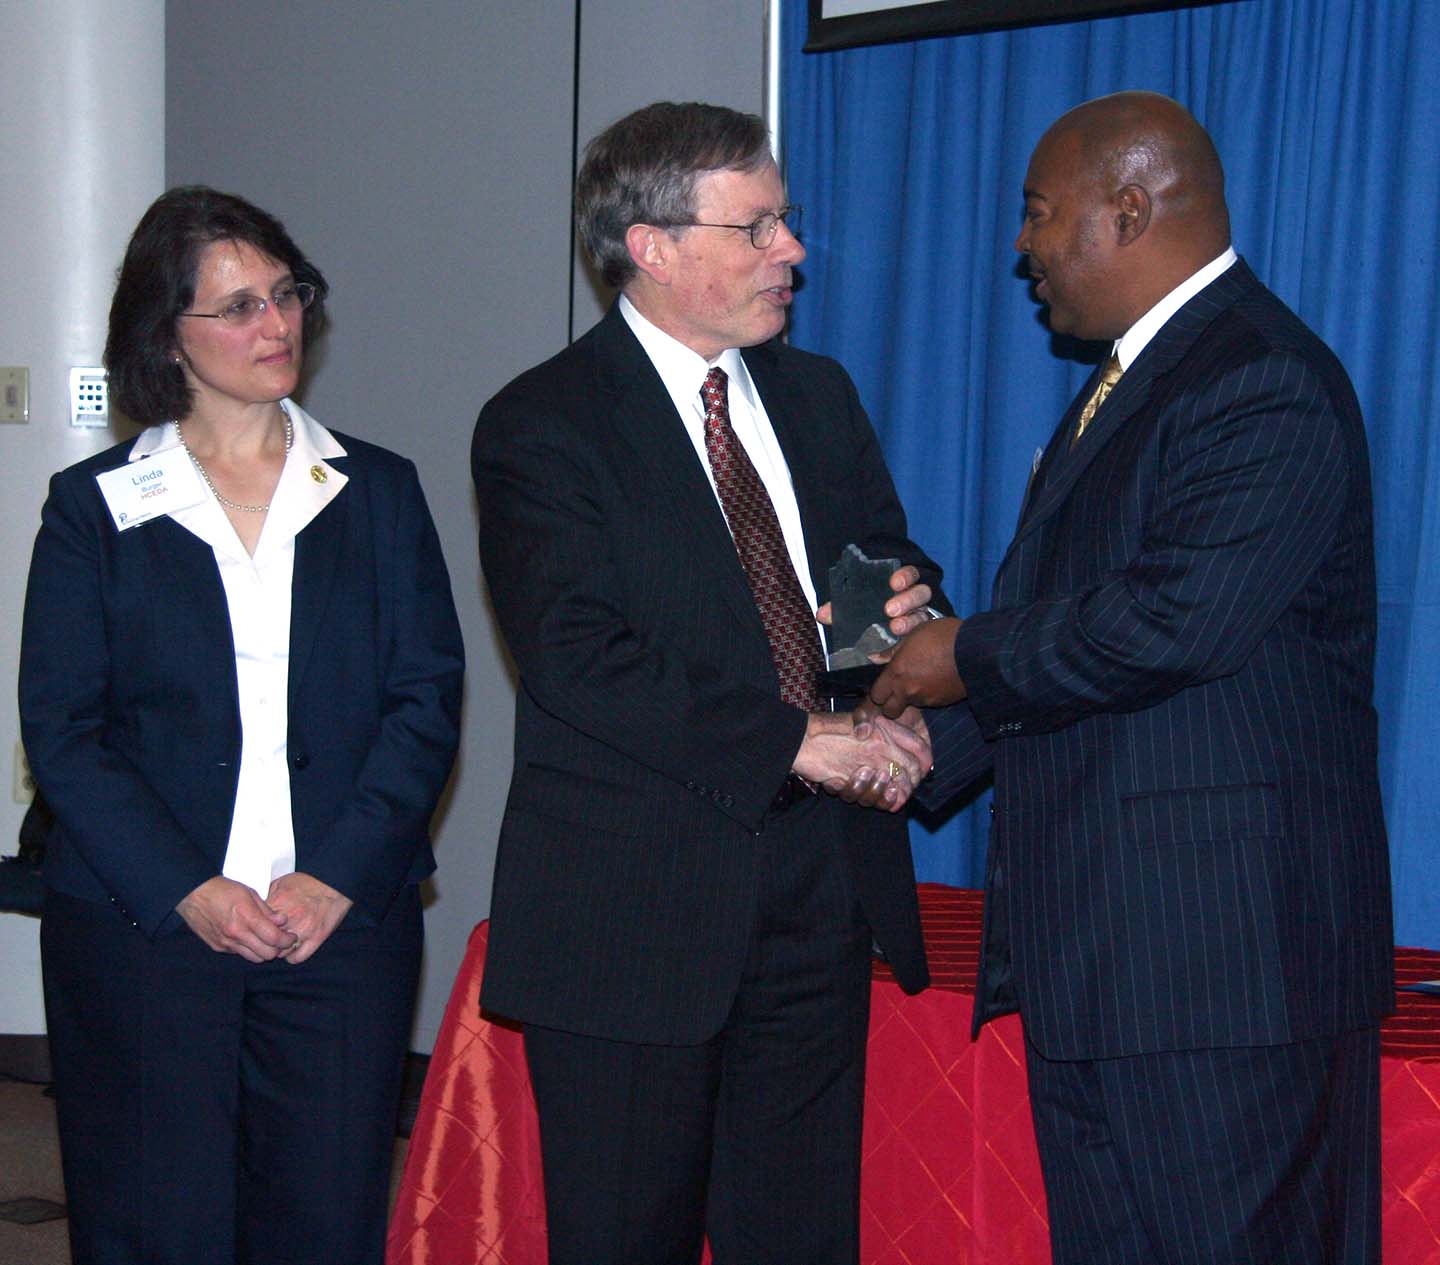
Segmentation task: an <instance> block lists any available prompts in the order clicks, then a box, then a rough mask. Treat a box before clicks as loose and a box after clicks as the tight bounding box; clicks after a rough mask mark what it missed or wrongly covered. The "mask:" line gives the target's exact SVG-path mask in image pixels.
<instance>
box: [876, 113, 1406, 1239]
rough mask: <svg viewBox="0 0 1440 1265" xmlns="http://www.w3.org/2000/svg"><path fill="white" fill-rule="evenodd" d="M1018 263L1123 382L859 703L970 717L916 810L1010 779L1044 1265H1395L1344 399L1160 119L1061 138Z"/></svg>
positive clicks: (999, 927)
mask: <svg viewBox="0 0 1440 1265" xmlns="http://www.w3.org/2000/svg"><path fill="white" fill-rule="evenodd" d="M1016 246H1017V248H1018V249H1019V250H1021V251H1022V252H1024V253H1025V254H1026V255H1028V257H1029V262H1030V272H1031V275H1032V277H1033V278H1034V280H1035V283H1036V287H1035V288H1036V296H1037V297H1038V298H1039V299H1040V301H1041V302H1042V303H1045V304H1047V305H1048V307H1049V317H1050V325H1051V328H1052V329H1053V330H1055V331H1056V332H1058V333H1063V334H1069V335H1072V336H1074V337H1076V338H1081V339H1091V340H1097V341H1098V340H1103V341H1105V342H1108V343H1113V345H1114V357H1115V359H1116V360H1117V361H1118V367H1119V369H1120V370H1121V371H1122V372H1121V374H1120V376H1119V378H1118V381H1115V382H1114V384H1113V389H1111V390H1110V392H1109V394H1108V396H1106V395H1105V394H1104V392H1103V391H1102V392H1101V393H1100V402H1099V403H1098V406H1093V405H1090V403H1089V402H1090V400H1091V398H1092V396H1095V395H1096V387H1097V385H1098V383H1099V381H1100V378H1101V375H1100V374H1097V377H1096V379H1094V380H1092V382H1091V383H1090V384H1088V385H1087V386H1086V387H1085V389H1084V390H1083V391H1082V392H1081V394H1080V395H1079V396H1078V397H1077V399H1076V400H1075V402H1074V404H1073V405H1072V406H1071V408H1070V410H1069V411H1068V413H1067V415H1066V417H1065V418H1064V419H1063V420H1062V422H1061V424H1060V426H1059V428H1058V429H1057V430H1056V432H1055V435H1054V437H1053V439H1052V440H1051V442H1050V444H1049V447H1048V449H1047V450H1046V452H1045V454H1044V457H1043V459H1042V461H1041V463H1040V465H1039V468H1038V470H1037V471H1036V474H1035V477H1034V479H1033V481H1032V485H1031V487H1030V488H1029V489H1028V491H1027V493H1026V499H1025V504H1024V506H1023V508H1022V511H1021V516H1020V523H1019V526H1018V528H1017V531H1016V535H1015V538H1014V540H1013V542H1012V543H1011V546H1010V549H1009V551H1008V553H1007V554H1006V556H1005V558H1004V560H1003V561H1002V563H1001V565H1000V569H999V572H998V574H997V576H996V579H995V586H994V595H993V603H992V606H991V609H989V610H987V611H984V612H981V613H978V614H975V615H973V616H971V617H969V618H967V619H966V620H964V621H963V623H962V621H960V620H954V619H949V620H943V621H938V622H935V623H932V624H928V625H925V626H923V627H921V628H920V629H918V630H917V631H916V632H915V633H913V634H912V635H911V636H910V637H909V638H907V639H906V641H905V642H904V643H903V644H902V646H901V647H900V649H899V651H898V652H897V654H896V655H895V657H894V658H893V660H892V662H891V664H890V665H889V667H888V668H887V670H886V672H885V674H884V675H883V676H882V677H881V679H880V680H879V681H878V682H877V683H876V685H875V687H874V689H873V692H872V700H873V701H874V702H875V704H877V705H878V706H879V707H880V708H881V709H883V710H884V711H885V712H886V713H888V714H895V713H896V712H897V711H898V709H899V708H901V707H902V706H905V705H908V704H911V703H921V704H925V705H930V706H935V705H940V704H949V706H946V707H944V708H943V709H942V710H938V711H934V712H932V713H930V714H929V717H928V719H929V721H930V728H931V734H932V737H933V740H934V744H935V758H936V766H937V767H936V773H935V777H934V780H933V783H932V784H930V785H928V786H927V787H925V788H922V792H921V795H922V797H923V798H926V799H928V800H930V801H931V802H940V801H944V800H946V799H948V798H950V797H952V796H953V795H955V794H956V793H958V792H959V791H961V790H962V789H963V788H964V787H965V786H966V785H967V784H968V783H970V782H972V781H973V780H974V779H975V778H977V777H979V776H980V775H982V774H983V773H985V772H987V771H993V775H994V779H995V818H994V823H993V828H992V833H991V844H990V855H989V862H988V878H987V900H986V918H987V927H986V935H985V942H984V954H983V958H982V965H981V971H980V985H979V993H978V996H977V1003H976V1022H977V1026H978V1024H979V1023H982V1022H984V1020H986V1019H988V1018H990V1017H992V1016H994V1015H996V1014H1000V1013H1004V1012H1006V1011H1011V1010H1016V1009H1018V1010H1019V1012H1020V1014H1021V1016H1022V1017H1023V1020H1024V1024H1025V1033H1026V1041H1027V1051H1028V1064H1029V1075H1030V1086H1031V1095H1032V1100H1033V1108H1034V1119H1035V1127H1036V1135H1037V1138H1038V1141H1039V1145H1040V1155H1041V1162H1042V1167H1043V1169H1044V1173H1045V1182H1046V1192H1047V1198H1048V1204H1049V1211H1050V1219H1051V1237H1052V1243H1053V1248H1054V1259H1055V1261H1056V1263H1057V1265H1081V1263H1083V1265H1140V1263H1142V1262H1143V1263H1144V1265H1159V1263H1161V1262H1163V1263H1165V1265H1197V1263H1198V1262H1227V1263H1230V1262H1234V1263H1238V1262H1254V1263H1256V1265H1262V1263H1263V1265H1276V1263H1277V1262H1293V1263H1294V1265H1301V1263H1302V1262H1303V1263H1304V1265H1316V1263H1317V1262H1345V1263H1346V1265H1351V1263H1360V1262H1366V1263H1369V1262H1378V1261H1379V1259H1380V1243H1379V1194H1378V1187H1379V1133H1378V1112H1379V1086H1378V1058H1379V1056H1378V1024H1379V1020H1380V1018H1381V1016H1383V1015H1384V1014H1385V1013H1386V1011H1387V1010H1388V1009H1389V1007H1390V1005H1391V1002H1392V979H1391V959H1392V952H1391V925H1390V899H1389V875H1388V861H1387V853H1386V843H1385V832H1384V826H1383V822H1382V818H1381V810H1380V797H1379V791H1378V785H1377V776H1376V718H1375V713H1374V711H1373V708H1372V706H1371V701H1370V700H1371V684H1372V662H1373V656H1374V644H1375V620H1376V616H1375V578H1374V561H1373V548H1372V541H1371V505H1370V481H1369V465H1368V457H1367V452H1366V443H1365V433H1364V429H1363V426H1362V423H1361V418H1360V411H1359V406H1358V404H1357V402H1356V399H1355V395H1354V392H1353V391H1352V389H1351V386H1350V383H1349V380H1348V378H1347V377H1346V374H1345V372H1344V370H1343V368H1342V367H1341V366H1340V364H1339V362H1338V361H1337V360H1336V359H1335V357H1334V356H1333V355H1332V354H1331V352H1330V351H1329V349H1328V348H1326V347H1325V346H1324V345H1323V344H1322V343H1321V342H1320V341H1319V340H1318V339H1317V338H1316V337H1315V335H1314V334H1313V333H1311V331H1310V330H1308V329H1307V328H1306V327H1305V326H1304V325H1303V324H1302V323H1301V322H1300V321H1299V319H1298V318H1297V317H1296V316H1295V315H1294V314H1293V313H1292V312H1290V311H1289V310H1288V309H1287V308H1286V307H1285V306H1284V305H1283V304H1282V303H1281V302H1280V301H1279V300H1278V299H1277V298H1276V297H1275V296H1274V295H1273V294H1271V293H1270V292H1269V291H1268V290H1266V289H1265V288H1264V287H1263V286H1262V285H1261V284H1260V283H1259V282H1258V281H1257V280H1256V279H1255V277H1254V275H1253V274H1252V273H1251V272H1250V270H1249V269H1248V268H1247V267H1246V265H1245V264H1244V262H1243V261H1241V260H1239V259H1237V258H1236V256H1235V254H1234V251H1233V250H1232V249H1231V246H1230V233H1229V216H1228V212H1227V210H1226V206H1225V199H1224V183H1223V174H1222V171H1221V168H1220V163H1219V159H1218V157H1217V155H1216V153H1215V150H1214V147H1213V145H1212V143H1211V141H1210V138H1209V137H1208V136H1207V135H1206V133H1205V132H1204V131H1203V130H1202V129H1201V127H1200V126H1199V124H1198V123H1196V121H1195V120H1194V119H1193V118H1192V117H1191V116H1190V115H1189V114H1188V113H1187V112H1186V111H1185V110H1183V109H1182V108H1181V107H1180V106H1179V105H1177V104H1176V103H1175V102H1173V101H1171V100H1169V99H1168V98H1164V97H1159V96H1155V95H1153V94H1148V93H1136V92H1126V93H1120V94H1118V95H1116V96H1112V97H1106V98H1101V99H1099V100H1096V101H1091V102H1088V103H1086V104H1084V105H1082V106H1079V107H1077V108H1076V109H1074V110H1072V111H1071V112H1070V113H1068V114H1066V115H1065V116H1064V117H1062V118H1061V119H1060V120H1059V121H1058V122H1057V123H1056V124H1055V125H1054V126H1053V127H1051V128H1050V130H1049V131H1048V132H1046V134H1045V135H1044V137H1042V139H1041V141H1040V143H1039V145H1038V146H1037V148H1036V150H1035V153H1034V155H1033V157H1032V159H1031V162H1030V167H1029V171H1028V172H1027V175H1026V182H1025V219H1024V225H1023V227H1022V229H1021V231H1020V236H1019V238H1018V240H1017V242H1016ZM1111 376H1112V377H1113V375H1111ZM863 791H864V786H863V784H859V783H857V785H856V786H855V787H854V789H853V792H852V793H856V794H860V795H861V796H862V798H863Z"/></svg>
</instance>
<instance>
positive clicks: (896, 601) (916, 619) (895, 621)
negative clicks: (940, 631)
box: [815, 567, 933, 637]
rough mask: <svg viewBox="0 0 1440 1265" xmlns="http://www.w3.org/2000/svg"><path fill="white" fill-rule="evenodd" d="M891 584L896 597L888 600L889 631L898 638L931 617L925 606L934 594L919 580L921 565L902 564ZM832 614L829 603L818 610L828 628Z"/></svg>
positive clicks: (822, 621) (821, 620)
mask: <svg viewBox="0 0 1440 1265" xmlns="http://www.w3.org/2000/svg"><path fill="white" fill-rule="evenodd" d="M890 587H891V589H893V590H894V592H895V596H894V597H892V598H890V600H889V601H887V602H886V603H885V614H887V615H888V616H889V617H890V631H891V632H892V633H894V634H895V635H896V636H897V637H903V636H904V635H905V634H906V633H908V632H911V631H913V630H914V629H916V628H919V627H920V625H921V624H923V623H925V622H926V621H927V620H928V619H930V618H931V615H930V612H929V611H927V610H926V609H925V607H926V606H927V605H929V602H930V598H931V597H932V596H933V594H932V593H931V591H930V586H929V585H928V584H921V583H920V569H919V568H918V567H901V568H900V569H899V570H898V571H896V572H894V573H892V574H891V576H890ZM831 617H832V616H831V610H830V603H829V602H826V603H825V604H824V605H823V606H822V607H821V608H820V609H819V610H818V611H816V612H815V618H816V619H817V620H819V622H820V623H822V624H824V625H825V626H826V627H829V625H830V621H831Z"/></svg>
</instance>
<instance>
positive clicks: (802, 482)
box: [741, 343, 830, 602]
mask: <svg viewBox="0 0 1440 1265" xmlns="http://www.w3.org/2000/svg"><path fill="white" fill-rule="evenodd" d="M741 355H742V356H743V357H744V359H745V367H746V368H747V369H749V370H750V377H751V378H752V380H753V381H754V383H755V390H756V391H757V392H758V393H759V395H760V399H761V402H762V403H763V404H764V406H765V415H766V416H767V417H768V418H769V419H770V426H771V428H772V429H773V430H774V431H775V438H776V440H777V442H778V443H779V444H780V451H781V452H782V453H784V454H785V464H786V465H787V466H788V467H789V469H790V486H791V487H792V488H793V489H794V490H795V504H796V506H797V507H798V508H799V510H800V530H801V532H802V533H803V534H804V537H805V557H806V559H807V560H808V562H809V566H810V583H811V584H812V585H813V586H814V588H815V592H816V594H817V595H819V600H820V601H822V602H823V601H824V600H825V597H824V596H823V595H825V594H828V592H829V590H830V575H829V570H828V565H829V564H828V563H827V564H825V568H826V569H825V570H824V571H823V572H822V573H820V574H817V573H816V560H817V559H818V558H820V555H821V553H822V551H823V549H824V545H823V543H822V542H821V541H820V540H818V539H817V538H816V533H817V532H818V531H819V530H820V526H821V522H822V519H823V513H822V511H821V501H820V499H819V498H818V497H817V495H816V490H815V482H814V479H813V477H812V476H813V472H814V471H815V470H818V469H820V468H821V467H820V463H818V462H816V461H815V460H814V458H813V457H812V456H811V455H810V454H809V452H807V450H806V449H807V444H808V442H809V439H810V437H811V435H813V434H814V433H815V430H814V428H813V427H812V426H807V425H806V419H808V418H810V417H812V416H813V414H814V409H813V406H812V405H811V404H809V403H808V402H807V400H806V398H805V394H804V392H803V391H802V390H801V388H800V383H799V382H798V381H797V380H796V379H795V378H794V376H793V375H791V374H787V373H785V372H784V370H783V369H782V367H781V365H780V362H779V358H778V357H777V356H776V355H775V350H774V347H773V345H772V344H770V343H762V344H761V345H760V346H758V347H747V348H744V349H743V350H742V352H741Z"/></svg>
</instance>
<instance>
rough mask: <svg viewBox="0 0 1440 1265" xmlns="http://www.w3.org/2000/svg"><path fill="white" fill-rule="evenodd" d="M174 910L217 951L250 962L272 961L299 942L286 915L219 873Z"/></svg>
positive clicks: (240, 884)
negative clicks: (287, 924) (236, 955)
mask: <svg viewBox="0 0 1440 1265" xmlns="http://www.w3.org/2000/svg"><path fill="white" fill-rule="evenodd" d="M175 912H176V913H177V914H179V915H180V917H182V918H183V919H185V922H186V924H187V925H188V926H189V928H190V930H191V931H193V932H194V933H195V934H196V935H197V936H199V937H200V939H202V940H203V941H205V943H206V944H208V945H209V946H210V947H211V948H212V949H214V950H215V952H216V953H235V954H238V955H239V956H240V957H242V958H244V959H245V960H246V961H247V962H269V961H272V960H273V959H275V958H277V957H279V956H280V955H281V954H282V953H287V952H291V951H293V950H294V948H295V945H296V939H295V935H294V933H293V932H292V931H291V930H290V929H289V928H288V927H287V926H286V925H285V922H286V920H285V915H284V914H282V913H280V912H279V911H278V910H276V909H274V908H272V907H271V906H270V905H268V904H267V903H266V902H265V901H263V900H261V899H260V898H259V897H258V896H257V895H255V893H254V892H252V891H251V890H250V889H249V888H248V887H246V886H245V884H244V883H237V882H235V880H234V879H229V878H225V877H224V876H223V875H220V874H217V875H216V876H215V877H214V878H209V879H206V880H205V881H204V882H203V883H201V884H200V886H199V887H197V888H196V889H195V890H194V891H193V892H191V893H190V894H189V895H188V896H186V897H184V898H183V899H182V900H181V901H180V903H179V904H178V905H176V906H175Z"/></svg>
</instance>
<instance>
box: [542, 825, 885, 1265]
mask: <svg viewBox="0 0 1440 1265" xmlns="http://www.w3.org/2000/svg"><path fill="white" fill-rule="evenodd" d="M809 816H810V814H808V813H807V812H805V811H804V808H803V807H802V808H801V809H800V810H799V811H798V812H795V814H794V817H793V819H791V820H787V821H785V822H784V823H783V825H782V826H780V827H778V828H769V829H767V830H766V832H765V833H764V835H763V836H762V839H761V851H762V858H763V859H762V863H761V875H760V878H759V896H760V898H759V907H758V916H757V918H756V923H755V927H754V933H753V938H752V942H751V948H750V953H749V959H748V961H747V963H746V967H745V972H744V977H743V979H742V980H741V981H740V986H739V992H738V994H737V996H736V998H735V1001H734V1003H733V1006H732V1009H731V1011H730V1014H729V1017H728V1019H727V1021H726V1023H725V1026H724V1028H723V1029H722V1030H721V1031H720V1033H718V1034H717V1035H716V1036H715V1037H714V1038H713V1039H711V1040H710V1041H707V1042H706V1043H704V1044H703V1045H697V1046H662V1045H641V1044H631V1043H627V1042H620V1041H606V1040H601V1039H599V1038H595V1037H589V1036H582V1035H577V1034H574V1033H567V1032H557V1031H554V1030H552V1029H545V1028H537V1027H534V1026H530V1025H527V1026H526V1028H525V1050H526V1055H527V1057H528V1059H529V1063H530V1074H531V1079H532V1081H533V1083H534V1086H535V1097H536V1102H537V1104H538V1107H539V1112H540V1139H541V1150H542V1155H543V1163H544V1174H545V1203H546V1209H547V1220H548V1228H549V1242H550V1265H694V1263H695V1262H697V1261H699V1259H700V1253H701V1247H702V1243H703V1238H704V1235H705V1234H706V1233H707V1232H708V1234H709V1236H710V1244H711V1250H712V1252H713V1254H714V1259H715V1262H716V1265H761V1263H762V1262H763V1265H854V1263H855V1262H856V1261H857V1260H858V1259H859V1220H860V1214H859V1198H860V1124H861V1114H862V1111H863V1106H864V1101H863V1097H864V1072H865V1038H866V1029H867V1023H868V1018H869V1005H870V943H871V941H870V932H869V929H868V927H867V926H866V925H865V923H864V921H863V918H862V917H861V914H860V911H859V907H858V905H857V903H856V901H855V897H854V894H853V890H852V888H851V885H850V882H849V879H848V876H847V875H846V873H845V867H844V864H843V862H842V861H841V859H840V856H839V851H838V845H837V844H836V842H835V841H834V840H833V839H830V838H828V837H827V836H826V835H824V834H823V833H822V834H821V836H820V837H819V838H816V837H815V836H814V835H813V834H808V835H807V832H806V830H805V822H806V819H807V817H809ZM704 952H705V946H704V945H703V944H697V945H695V953H696V954H697V955H700V954H703V953H704Z"/></svg>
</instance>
